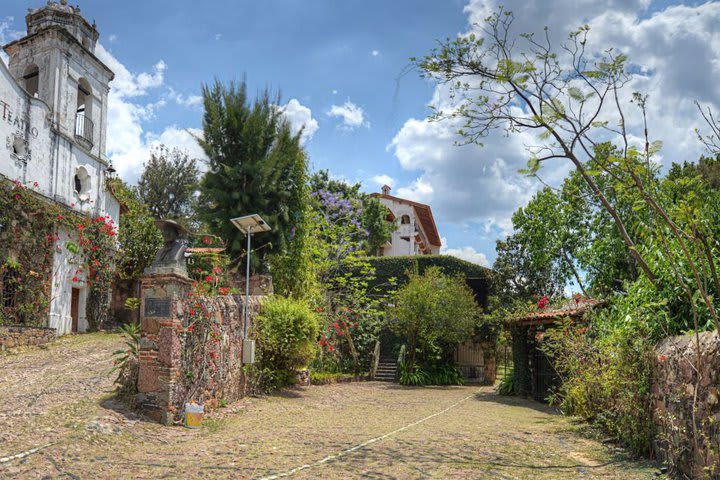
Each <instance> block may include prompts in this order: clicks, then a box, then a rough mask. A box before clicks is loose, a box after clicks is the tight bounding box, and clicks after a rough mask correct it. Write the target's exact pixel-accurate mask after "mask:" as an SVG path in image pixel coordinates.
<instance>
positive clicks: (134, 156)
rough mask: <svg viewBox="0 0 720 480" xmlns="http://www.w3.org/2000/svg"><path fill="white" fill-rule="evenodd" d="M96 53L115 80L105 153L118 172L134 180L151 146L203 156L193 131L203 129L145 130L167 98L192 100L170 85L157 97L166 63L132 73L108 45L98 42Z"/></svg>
mask: <svg viewBox="0 0 720 480" xmlns="http://www.w3.org/2000/svg"><path fill="white" fill-rule="evenodd" d="M96 54H97V56H98V58H100V60H102V61H103V62H104V63H105V64H106V65H107V66H108V67H110V69H112V70H113V71H114V72H115V80H114V81H113V82H112V83H111V84H110V94H109V96H108V122H107V123H108V129H107V147H106V150H107V155H108V157H109V158H110V159H112V161H113V166H114V167H115V168H116V169H117V171H118V173H119V174H120V176H121V177H122V178H123V179H124V180H126V181H128V182H130V183H134V182H135V181H136V180H137V178H138V177H139V175H140V173H141V170H142V165H143V163H144V162H145V161H146V160H147V159H148V158H149V156H150V150H151V149H152V148H153V147H155V146H157V145H159V144H161V143H162V144H165V145H167V146H168V147H170V148H173V147H178V148H180V149H181V150H185V151H187V152H188V154H189V155H190V156H191V157H193V158H198V159H200V160H204V159H205V155H204V153H203V152H202V149H201V148H200V147H199V145H198V144H197V142H196V141H195V139H194V138H193V134H195V135H199V134H200V133H202V132H201V131H200V130H197V129H190V130H185V129H182V128H179V127H177V126H175V125H173V126H168V127H166V128H164V129H163V131H162V132H160V133H156V132H148V131H146V130H145V127H144V123H145V122H147V121H148V120H151V119H152V118H154V116H155V112H156V111H157V109H159V108H162V107H163V106H164V105H165V104H166V98H172V99H173V100H174V101H176V102H178V103H180V100H182V101H185V102H186V103H187V102H189V101H190V102H192V100H190V99H191V97H183V96H181V95H180V96H178V95H177V94H175V93H174V91H173V90H172V89H169V93H166V94H165V95H164V96H161V97H160V98H159V99H155V100H153V99H151V98H150V96H151V94H155V97H156V98H157V96H158V94H160V93H161V87H162V86H163V84H164V72H165V70H166V69H167V65H166V64H165V62H163V61H162V60H160V61H158V62H157V63H156V64H155V65H154V66H153V67H152V70H151V72H140V73H138V74H134V73H131V72H130V71H129V70H128V69H127V67H125V65H123V64H122V63H121V62H120V61H118V60H117V59H116V58H115V57H114V56H113V55H112V54H111V53H110V52H109V51H108V50H107V49H105V48H104V47H103V46H102V45H100V44H98V46H97V48H96Z"/></svg>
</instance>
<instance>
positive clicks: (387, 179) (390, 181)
mask: <svg viewBox="0 0 720 480" xmlns="http://www.w3.org/2000/svg"><path fill="white" fill-rule="evenodd" d="M372 179H373V182H375V183H377V184H378V185H379V186H381V187H382V186H383V185H387V186H388V187H394V186H395V179H394V178H392V177H391V176H390V175H386V174H384V173H383V174H381V175H375V176H374V177H373V178H372Z"/></svg>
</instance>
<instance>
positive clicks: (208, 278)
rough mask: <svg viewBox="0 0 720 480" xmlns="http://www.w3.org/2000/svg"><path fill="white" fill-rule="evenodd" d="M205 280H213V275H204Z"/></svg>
mask: <svg viewBox="0 0 720 480" xmlns="http://www.w3.org/2000/svg"><path fill="white" fill-rule="evenodd" d="M205 281H206V282H212V281H213V276H212V275H208V276H207V277H205Z"/></svg>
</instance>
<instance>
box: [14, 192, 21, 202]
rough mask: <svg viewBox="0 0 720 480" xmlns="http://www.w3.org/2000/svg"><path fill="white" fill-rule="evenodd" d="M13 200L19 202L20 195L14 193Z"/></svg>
mask: <svg viewBox="0 0 720 480" xmlns="http://www.w3.org/2000/svg"><path fill="white" fill-rule="evenodd" d="M15 200H16V201H17V200H20V194H19V193H16V194H15Z"/></svg>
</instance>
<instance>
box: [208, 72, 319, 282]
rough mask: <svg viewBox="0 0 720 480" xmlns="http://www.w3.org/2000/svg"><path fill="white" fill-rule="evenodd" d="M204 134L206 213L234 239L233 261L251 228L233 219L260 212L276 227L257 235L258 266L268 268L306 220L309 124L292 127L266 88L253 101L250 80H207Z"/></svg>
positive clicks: (214, 227)
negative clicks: (305, 128) (305, 129)
mask: <svg viewBox="0 0 720 480" xmlns="http://www.w3.org/2000/svg"><path fill="white" fill-rule="evenodd" d="M203 99H204V106H205V114H204V117H203V138H202V139H201V140H198V141H199V143H200V145H201V146H202V148H203V150H204V151H205V153H206V154H207V156H208V159H209V160H208V171H207V173H205V175H204V176H203V178H202V180H201V182H200V199H199V202H200V206H201V208H200V220H202V221H203V222H204V223H205V224H206V225H207V227H208V228H209V231H210V232H212V233H214V234H215V235H218V236H219V237H221V238H223V239H224V240H225V241H226V242H227V246H228V251H229V254H230V259H231V264H232V265H233V266H238V265H239V264H240V263H241V260H242V257H243V256H244V255H245V253H246V252H245V241H244V240H245V236H244V235H243V234H242V233H241V232H240V231H239V230H238V229H237V228H235V227H234V226H233V225H232V224H231V223H230V222H229V219H231V218H235V217H241V216H245V215H249V214H253V213H257V214H260V216H262V217H263V219H264V220H265V221H266V222H267V223H268V224H269V225H270V226H271V227H272V231H271V232H268V233H264V234H262V236H258V239H257V240H261V239H262V242H263V243H262V244H256V245H255V247H254V248H255V251H256V253H255V255H253V256H252V259H253V265H254V267H253V270H254V271H262V270H264V269H265V267H266V262H265V259H266V257H267V255H268V254H270V253H273V252H275V253H280V252H283V251H284V250H285V249H286V248H287V244H288V241H289V240H290V239H291V238H292V237H293V236H294V235H295V233H294V230H295V229H296V227H297V225H298V224H299V223H302V220H303V218H302V216H303V213H304V201H305V198H306V197H305V194H306V188H307V184H306V177H307V159H306V156H305V152H304V151H303V149H302V147H301V146H300V136H301V134H302V132H297V133H295V134H293V133H292V131H291V128H290V124H289V123H288V122H287V120H286V119H285V117H284V116H283V114H282V111H281V110H280V109H279V108H277V105H278V104H279V98H278V97H271V95H270V93H269V92H268V91H267V90H265V91H264V92H262V93H261V94H260V95H259V97H258V98H257V99H256V100H255V101H254V102H252V103H250V100H249V98H248V95H247V86H246V84H245V82H242V83H240V84H235V83H230V84H229V85H223V84H221V83H220V82H219V81H218V82H215V84H213V85H212V86H204V87H203Z"/></svg>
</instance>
